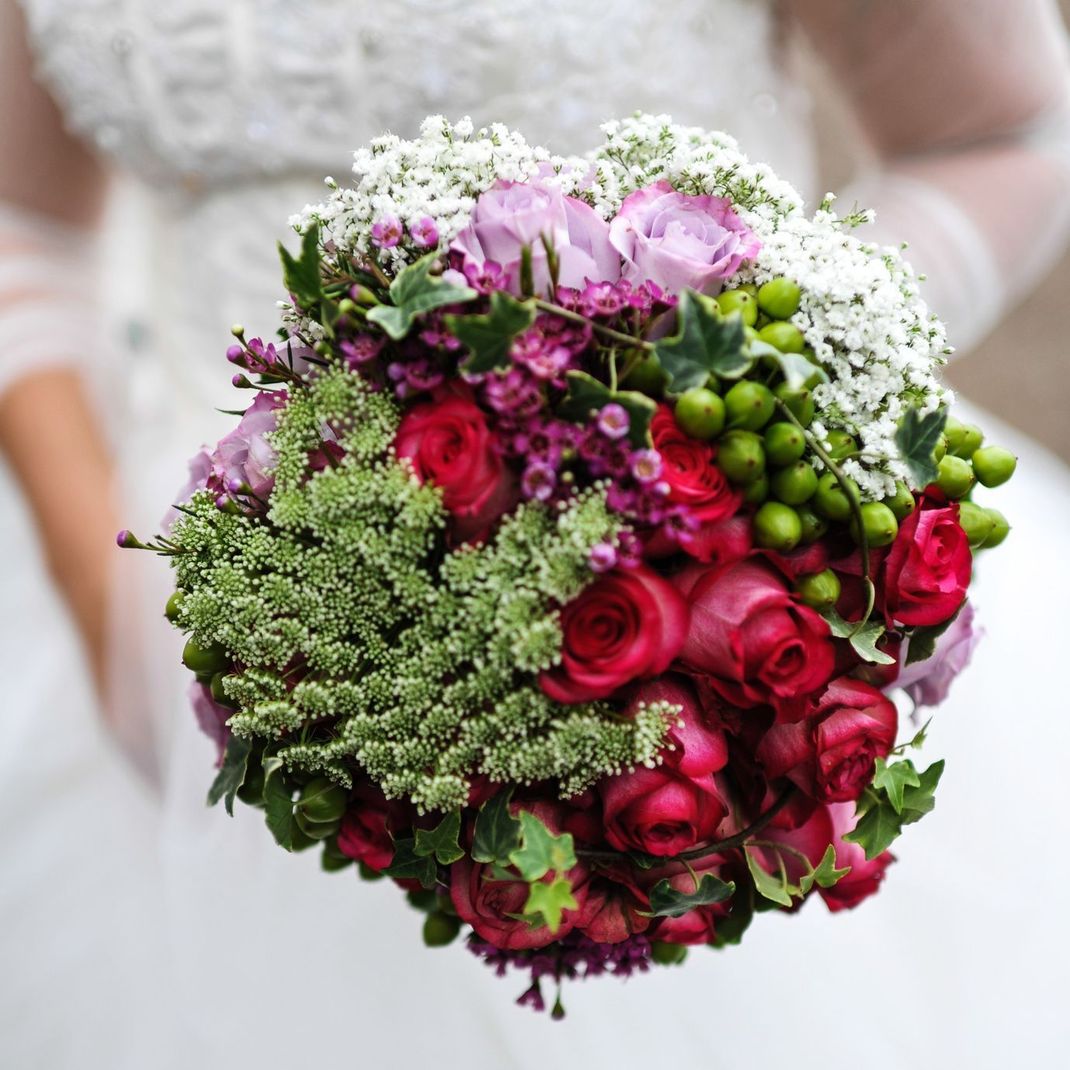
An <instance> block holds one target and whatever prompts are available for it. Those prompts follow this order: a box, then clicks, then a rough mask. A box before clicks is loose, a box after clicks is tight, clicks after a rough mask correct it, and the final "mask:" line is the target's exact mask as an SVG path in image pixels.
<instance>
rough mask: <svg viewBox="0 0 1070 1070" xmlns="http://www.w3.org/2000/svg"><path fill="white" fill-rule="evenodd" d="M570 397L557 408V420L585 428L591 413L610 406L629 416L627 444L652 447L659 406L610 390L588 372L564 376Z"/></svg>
mask: <svg viewBox="0 0 1070 1070" xmlns="http://www.w3.org/2000/svg"><path fill="white" fill-rule="evenodd" d="M565 378H566V379H567V380H568V393H567V394H566V395H565V398H564V400H563V401H562V402H561V404H560V405H558V407H557V414H558V416H560V417H562V418H563V419H565V420H573V421H575V422H576V423H581V424H585V423H587V421H588V420H589V419H590V418H591V413H592V412H598V411H600V410H601V409H604V408H605V407H606V406H607V405H609V404H610V403H611V402H614V403H616V404H617V405H619V406H620V407H621V408H622V409H624V411H625V412H626V413H627V414H628V418H629V423H628V441H629V442H631V444H632V445H633V446H635V447H637V448H640V449H641V448H642V447H643V446H649V445H650V421H651V420H652V419H653V417H654V413H655V412H657V409H658V406H657V402H655V401H654V399H653V398H648V397H647V396H646V394H640V393H639V392H638V391H635V390H617V391H613V390H610V389H609V387H608V386H606V384H605V383H603V382H601V381H600V380H598V379H596V378H595V377H594V376H593V375H588V374H587V373H586V372H578V371H571V372H568V373H567V374H566V376H565Z"/></svg>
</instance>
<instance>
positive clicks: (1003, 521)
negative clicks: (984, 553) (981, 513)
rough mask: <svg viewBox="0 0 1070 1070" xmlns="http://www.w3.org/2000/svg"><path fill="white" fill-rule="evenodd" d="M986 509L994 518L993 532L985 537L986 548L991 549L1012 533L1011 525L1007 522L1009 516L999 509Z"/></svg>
mask: <svg viewBox="0 0 1070 1070" xmlns="http://www.w3.org/2000/svg"><path fill="white" fill-rule="evenodd" d="M986 511H987V513H988V515H989V516H990V517H991V518H992V534H991V535H989V536H988V538H987V539H985V544H984V549H985V550H991V549H992V548H993V547H994V546H999V544H1000V543H1001V542H1003V540H1004V539H1005V538H1006V537H1007V536H1008V535H1009V534H1010V533H1011V526H1010V524H1008V523H1007V518H1006V517H1005V516H1004V515H1003V514H1002V513H1001V512H1000V511H999V510H998V509H988V510H986Z"/></svg>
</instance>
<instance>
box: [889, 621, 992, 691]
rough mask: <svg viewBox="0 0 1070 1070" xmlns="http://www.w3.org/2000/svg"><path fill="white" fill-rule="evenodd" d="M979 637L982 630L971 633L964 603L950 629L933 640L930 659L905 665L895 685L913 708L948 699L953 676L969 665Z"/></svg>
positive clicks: (971, 624) (971, 629) (971, 625)
mask: <svg viewBox="0 0 1070 1070" xmlns="http://www.w3.org/2000/svg"><path fill="white" fill-rule="evenodd" d="M982 635H984V632H983V631H974V628H973V606H972V605H971V604H970V603H969V602H966V603H965V604H964V605H963V607H962V610H961V611H960V613H959V615H958V616H957V617H956V618H955V619H954V621H952V623H951V627H949V628H948V629H947V631H946V632H944V634H943V635H941V636H940V638H939V639H937V640H936V649H935V650H934V651H933V653H932V656H931V657H928V658H926V659H925V660H924V661H916V662H914V664H913V665H907V666H906V667H905V668H904V669H903V671H902V672H901V673H900V674H899V676H898V677H897V678H896V680H895V686H896V687H901V688H903V690H904V691H906V693H907V694H908V695H909V696H910V697H911V699H913V701H914V705H915V706H916V707H921V706H939V705H940V703H941V702H943V701H944V699H946V698H947V696H948V693H949V692H950V690H951V684H952V683H953V682H954V680H955V677H957V676H958V674H959V673H960V672H962V670H963V669H965V668H966V666H967V665H969V664H970V658H971V657H973V651H974V648H975V647H976V646H977V644H978V643H979V642H980V640H981V636H982ZM908 650H909V647H908Z"/></svg>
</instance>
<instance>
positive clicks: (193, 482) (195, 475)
mask: <svg viewBox="0 0 1070 1070" xmlns="http://www.w3.org/2000/svg"><path fill="white" fill-rule="evenodd" d="M186 467H187V469H188V473H189V475H188V478H187V479H186V483H185V486H183V488H182V489H181V490H180V491H179V492H178V494H177V495H176V496H175V499H174V503H175V504H174V505H172V506H171V508H170V509H168V510H167V512H166V514H165V515H164V518H163V521H162V524H163V529H164V531H168V532H169V531H171V530H172V529H173V528H174V526H175V521H176V520H178V518H179V517H180V516H181V515H182V514H181V513H180V512H179V511H178V509H177V508H176V506H179V505H185V504H186V502H188V501H189V500H190V498H192V497H193V495H194V493H195V492H197V491H198V490H204V488H205V487H207V486H208V480H209V479H210V478H211V476H212V454H211V453H210V452H209V451H208V450H206V449H203V448H202V449H201V450H199V451H198V452H197V453H196V454H194V455H193V456H192V457H191V458H190V459H189V461H188V462H187V464H186Z"/></svg>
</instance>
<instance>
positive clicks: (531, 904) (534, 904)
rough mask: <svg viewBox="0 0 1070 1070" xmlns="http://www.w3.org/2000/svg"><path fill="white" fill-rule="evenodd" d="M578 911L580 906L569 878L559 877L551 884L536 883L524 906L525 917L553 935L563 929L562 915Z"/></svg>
mask: <svg viewBox="0 0 1070 1070" xmlns="http://www.w3.org/2000/svg"><path fill="white" fill-rule="evenodd" d="M577 909H579V905H578V904H577V902H576V897H575V896H574V895H573V894H572V885H571V884H569V882H568V878H567V877H558V878H557V879H556V880H553V881H550V882H546V881H536V882H535V883H534V884H532V886H531V889H530V891H529V892H528V899H527V902H526V903H525V904H524V914H525V916H526V917H528V918H530V919H532V923H533V924H534V925H535V926H536V927H538V926H540V925H546V926H547V927H548V928H549V930H550V932H552V933H556V932H557V930H558V929H560V928H561V915H562V914H563V913H564V912H565V911H566V910H577Z"/></svg>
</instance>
